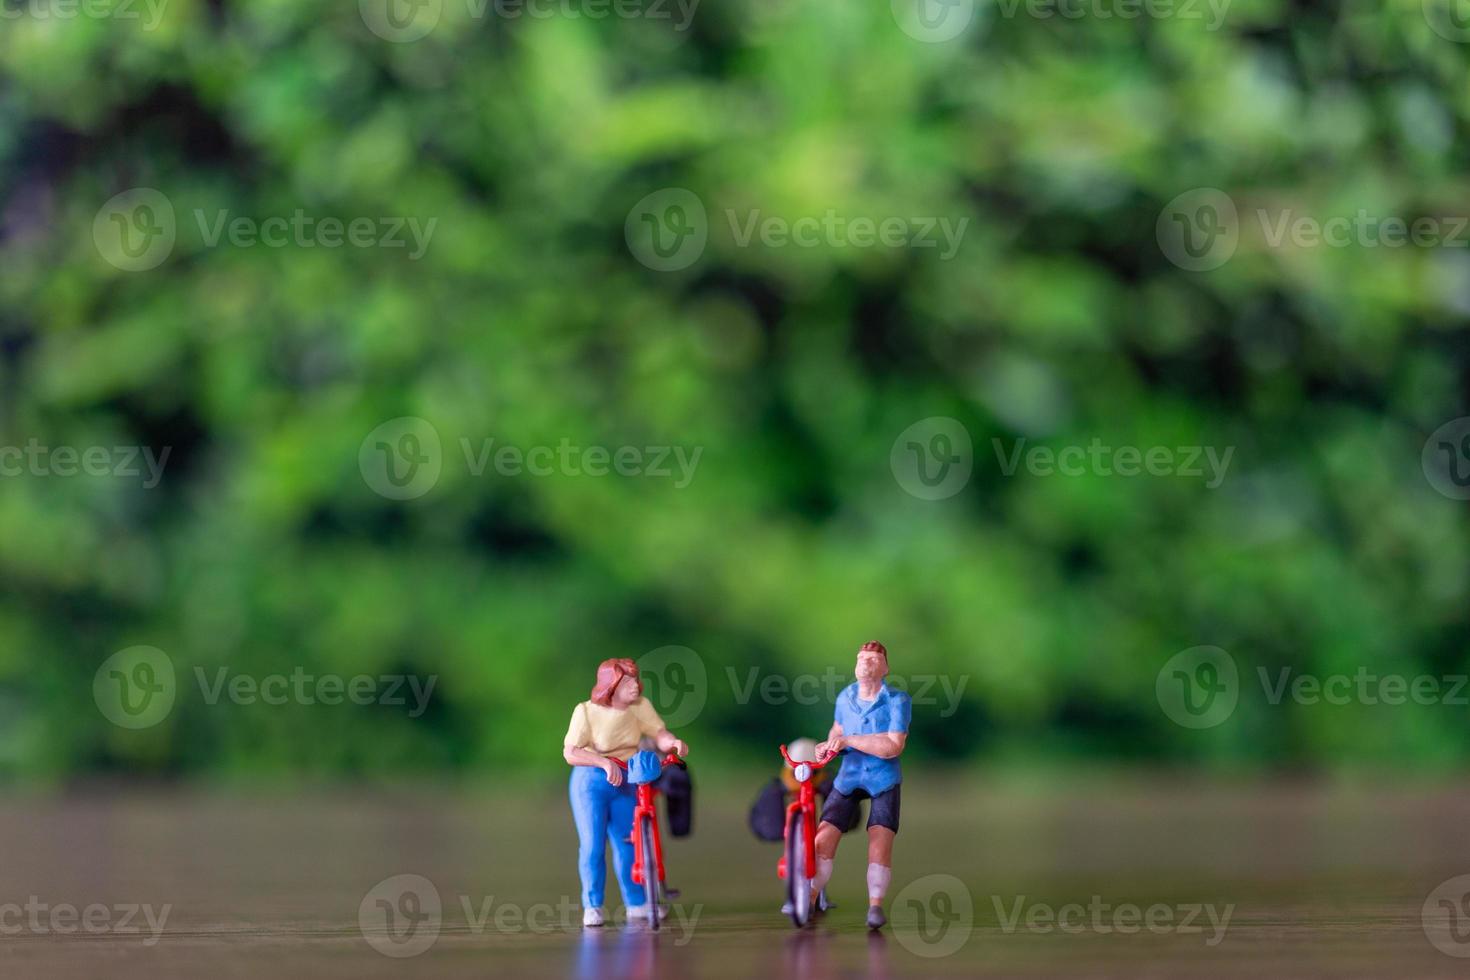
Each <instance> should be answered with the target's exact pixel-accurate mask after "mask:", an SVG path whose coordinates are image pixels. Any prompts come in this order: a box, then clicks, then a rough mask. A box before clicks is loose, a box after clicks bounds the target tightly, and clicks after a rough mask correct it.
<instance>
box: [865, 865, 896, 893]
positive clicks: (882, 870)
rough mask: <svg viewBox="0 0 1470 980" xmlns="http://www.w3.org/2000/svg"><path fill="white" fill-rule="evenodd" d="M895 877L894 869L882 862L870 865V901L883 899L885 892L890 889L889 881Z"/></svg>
mask: <svg viewBox="0 0 1470 980" xmlns="http://www.w3.org/2000/svg"><path fill="white" fill-rule="evenodd" d="M892 878H893V869H892V868H888V867H884V866H883V865H881V864H870V865H868V901H870V902H881V901H883V893H884V892H886V891H888V882H889V881H890V880H891V879H892Z"/></svg>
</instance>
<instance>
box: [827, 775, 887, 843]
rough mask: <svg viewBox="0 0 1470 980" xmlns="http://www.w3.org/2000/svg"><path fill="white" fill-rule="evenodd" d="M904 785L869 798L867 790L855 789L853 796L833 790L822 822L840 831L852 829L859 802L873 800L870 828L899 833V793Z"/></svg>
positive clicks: (870, 811) (828, 798)
mask: <svg viewBox="0 0 1470 980" xmlns="http://www.w3.org/2000/svg"><path fill="white" fill-rule="evenodd" d="M901 786H902V784H899V786H893V787H891V788H889V789H885V790H884V791H883V792H881V793H879V794H878V795H877V796H869V795H868V791H867V790H865V789H855V790H853V791H852V795H850V796H849V795H848V794H846V793H839V792H837V790H835V789H834V790H833V791H832V792H831V794H830V795H828V797H827V805H826V806H824V807H822V822H823V823H830V824H831V825H832V826H834V827H836V828H838V829H839V830H842V829H845V828H847V827H851V826H852V825H853V818H854V816H856V814H855V813H854V812H853V811H855V810H856V809H857V805H858V801H859V800H872V801H873V803H872V805H871V806H869V807H868V826H869V827H887V828H888V829H889V830H891V831H893V832H894V833H895V834H896V833H898V795H899V794H898V791H899V789H900V788H901Z"/></svg>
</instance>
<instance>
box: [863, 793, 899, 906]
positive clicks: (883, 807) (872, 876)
mask: <svg viewBox="0 0 1470 980" xmlns="http://www.w3.org/2000/svg"><path fill="white" fill-rule="evenodd" d="M898 804H899V788H898V787H897V786H894V787H892V788H891V789H889V790H887V791H886V792H883V793H879V794H878V795H877V796H876V797H874V798H873V803H872V805H871V806H870V807H869V808H868V928H870V929H881V928H882V927H883V926H884V925H885V924H886V923H887V921H888V920H887V917H886V916H884V914H883V897H884V895H885V894H886V893H887V892H888V883H889V882H890V881H891V880H892V879H893V838H894V837H895V836H897V834H898Z"/></svg>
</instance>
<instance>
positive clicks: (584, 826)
mask: <svg viewBox="0 0 1470 980" xmlns="http://www.w3.org/2000/svg"><path fill="white" fill-rule="evenodd" d="M599 784H600V785H599ZM611 789H612V787H611V786H609V785H608V783H607V777H606V776H605V775H603V773H602V770H600V769H593V768H591V767H590V766H574V767H572V782H571V798H572V819H573V820H575V821H576V824H577V840H578V848H577V871H578V873H579V874H581V876H582V907H583V908H589V909H600V908H602V899H603V890H604V888H605V887H606V885H607V859H606V853H607V852H606V850H605V845H604V844H603V838H604V837H605V836H606V834H607V830H608V828H607V811H608V808H607V802H608V801H607V795H608V792H609V791H610V790H611Z"/></svg>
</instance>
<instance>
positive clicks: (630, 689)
mask: <svg viewBox="0 0 1470 980" xmlns="http://www.w3.org/2000/svg"><path fill="white" fill-rule="evenodd" d="M642 696H643V691H642V689H641V688H640V687H639V684H638V681H637V680H636V679H635V678H632V677H624V678H623V679H622V680H620V681H618V686H617V687H615V688H613V692H612V706H613V707H614V708H630V707H632V706H633V705H635V704H637V703H638V699H639V698H641V697H642Z"/></svg>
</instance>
